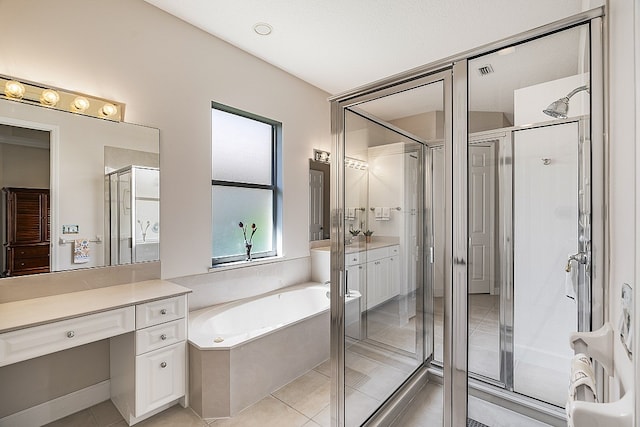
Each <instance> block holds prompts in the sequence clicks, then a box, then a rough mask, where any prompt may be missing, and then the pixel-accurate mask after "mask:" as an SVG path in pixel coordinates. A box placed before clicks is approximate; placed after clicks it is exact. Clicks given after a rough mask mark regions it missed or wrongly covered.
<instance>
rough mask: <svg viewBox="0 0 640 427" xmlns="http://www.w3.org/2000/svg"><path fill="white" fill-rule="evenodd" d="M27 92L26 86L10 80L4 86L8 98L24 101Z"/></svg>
mask: <svg viewBox="0 0 640 427" xmlns="http://www.w3.org/2000/svg"><path fill="white" fill-rule="evenodd" d="M25 90H26V89H25V87H24V85H23V84H22V83H20V82H19V81H17V80H8V81H7V82H6V83H5V84H4V94H5V95H6V96H7V98H12V99H22V97H23V96H24V92H25Z"/></svg>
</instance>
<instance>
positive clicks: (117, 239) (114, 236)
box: [105, 165, 160, 265]
mask: <svg viewBox="0 0 640 427" xmlns="http://www.w3.org/2000/svg"><path fill="white" fill-rule="evenodd" d="M105 196H106V203H105V206H106V210H107V212H106V215H105V219H106V221H105V222H106V227H107V233H106V234H107V235H108V236H109V238H108V239H107V245H108V248H107V251H106V256H107V257H108V259H107V260H106V261H107V265H122V264H131V263H136V262H145V261H157V260H159V259H160V171H159V169H158V168H152V167H146V166H145V167H143V166H134V165H131V166H127V167H124V168H122V169H118V170H116V171H113V172H111V173H109V174H107V175H106V176H105Z"/></svg>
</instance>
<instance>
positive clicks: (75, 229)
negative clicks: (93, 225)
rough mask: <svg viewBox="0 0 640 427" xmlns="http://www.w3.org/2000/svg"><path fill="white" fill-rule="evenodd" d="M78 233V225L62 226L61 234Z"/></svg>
mask: <svg viewBox="0 0 640 427" xmlns="http://www.w3.org/2000/svg"><path fill="white" fill-rule="evenodd" d="M79 232H80V226H78V225H63V226H62V234H78V233H79Z"/></svg>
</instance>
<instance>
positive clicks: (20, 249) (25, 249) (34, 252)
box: [8, 244, 49, 259]
mask: <svg viewBox="0 0 640 427" xmlns="http://www.w3.org/2000/svg"><path fill="white" fill-rule="evenodd" d="M8 249H11V251H12V254H13V256H14V257H15V258H16V259H18V258H20V259H21V258H37V257H48V256H49V244H46V245H29V246H17V245H14V246H11V247H10V248H8Z"/></svg>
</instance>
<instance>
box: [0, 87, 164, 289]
mask: <svg viewBox="0 0 640 427" xmlns="http://www.w3.org/2000/svg"><path fill="white" fill-rule="evenodd" d="M0 189H2V193H1V197H0V200H1V201H0V243H2V247H1V249H2V254H1V256H0V277H14V276H22V275H26V274H35V273H44V272H50V271H51V272H53V271H63V270H74V269H81V268H89V267H102V266H108V265H116V264H128V263H133V262H148V261H157V260H159V239H160V220H159V200H160V199H159V130H158V129H154V128H149V127H145V126H139V125H134V124H130V123H121V122H113V121H109V120H101V119H97V118H92V117H87V116H81V115H77V114H73V113H68V112H64V111H58V110H53V109H49V108H45V107H38V106H34V105H29V104H25V103H21V102H16V101H12V100H5V99H0Z"/></svg>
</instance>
